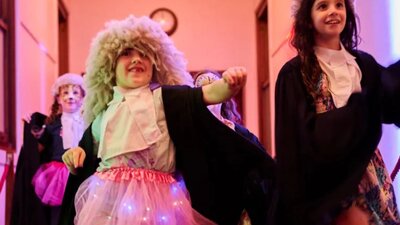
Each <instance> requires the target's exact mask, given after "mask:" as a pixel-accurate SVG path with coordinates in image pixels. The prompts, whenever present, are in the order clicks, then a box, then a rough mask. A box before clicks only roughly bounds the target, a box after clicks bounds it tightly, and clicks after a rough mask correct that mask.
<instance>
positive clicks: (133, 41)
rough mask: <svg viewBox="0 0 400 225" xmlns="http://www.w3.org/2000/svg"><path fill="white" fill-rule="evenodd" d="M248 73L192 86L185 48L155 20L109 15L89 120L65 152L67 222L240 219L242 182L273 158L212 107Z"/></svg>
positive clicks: (91, 81)
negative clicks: (209, 107)
mask: <svg viewBox="0 0 400 225" xmlns="http://www.w3.org/2000/svg"><path fill="white" fill-rule="evenodd" d="M246 76H247V74H246V70H245V68H243V67H232V68H229V69H228V70H227V71H225V73H224V75H223V79H220V80H218V81H216V82H214V83H213V84H212V85H207V86H204V87H202V88H198V89H194V88H191V87H189V86H188V85H191V84H192V83H193V80H192V78H191V76H190V75H189V73H187V71H186V61H185V59H184V57H183V55H182V53H181V52H179V51H178V50H177V49H176V48H175V46H174V45H173V43H172V41H171V39H170V38H169V37H168V36H167V35H166V34H165V33H164V32H163V31H162V29H161V27H160V26H159V25H158V24H157V23H156V22H154V21H152V20H150V19H149V18H148V17H140V18H136V17H134V16H129V17H128V18H126V19H124V20H121V21H111V22H109V23H107V24H106V28H105V29H104V30H103V31H101V32H99V33H98V34H97V36H96V37H95V38H94V40H93V43H92V46H91V49H90V53H89V58H88V60H87V68H86V76H85V82H86V85H87V88H88V93H87V97H86V99H85V103H84V109H85V110H84V118H85V121H86V123H87V124H88V125H90V126H89V127H88V129H87V130H86V132H85V134H84V137H83V139H82V141H81V143H80V147H77V148H72V149H70V150H69V151H67V152H66V153H65V154H64V155H63V160H64V162H65V163H66V165H67V166H68V168H69V171H70V172H71V173H72V174H74V175H72V176H70V178H69V181H68V185H67V190H66V195H65V197H64V202H63V206H64V207H63V211H62V218H61V220H60V222H61V224H72V223H73V222H72V221H74V223H75V224H84V225H90V224H112V225H122V224H153V225H158V224H160V225H161V224H175V225H183V224H187V225H189V224H190V225H194V224H216V223H218V224H235V223H237V222H238V220H239V217H240V212H241V209H243V207H242V205H241V204H242V200H241V195H242V194H243V192H244V189H243V186H244V185H241V180H243V178H244V176H245V175H246V174H247V173H248V171H250V170H251V169H254V170H256V169H258V168H257V167H260V168H259V170H260V171H261V170H262V169H261V168H263V169H265V167H266V166H271V165H272V160H271V159H270V158H268V157H267V155H266V154H265V152H262V151H261V150H260V149H258V148H257V147H256V146H254V145H252V144H251V143H249V142H248V141H246V139H244V138H242V137H241V136H239V135H237V134H235V132H233V131H230V130H229V128H227V127H225V126H223V125H221V124H220V123H218V122H217V121H215V118H214V117H213V116H212V114H211V113H209V112H208V110H207V107H206V106H207V105H209V104H216V103H220V102H223V101H225V100H228V99H229V98H231V97H232V96H233V95H234V94H236V93H237V92H238V91H239V90H240V88H242V87H243V85H244V84H245V81H246ZM170 85H174V86H170ZM177 85H185V86H177ZM225 129H228V132H231V133H226V131H227V130H225ZM218 136H220V137H218ZM215 137H218V139H216V138H215ZM226 145H235V146H240V149H239V148H237V149H233V150H231V149H229V148H226ZM226 149H229V152H232V153H229V155H228V152H225V151H226ZM250 162H251V165H250ZM262 171H264V170H262ZM177 172H179V174H181V175H182V176H183V179H184V181H185V183H183V180H181V179H179V180H180V182H178V179H177V178H176V177H177V176H175V174H176V173H177ZM233 182H234V183H235V184H237V185H236V186H234V185H233ZM185 184H186V185H185ZM186 188H187V189H186ZM189 195H190V198H189ZM232 198H237V201H236V199H235V200H234V202H235V203H233V204H232V203H231V201H230V202H229V204H228V200H231V199H232Z"/></svg>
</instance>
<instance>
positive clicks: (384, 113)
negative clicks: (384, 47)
mask: <svg viewBox="0 0 400 225" xmlns="http://www.w3.org/2000/svg"><path fill="white" fill-rule="evenodd" d="M354 55H355V56H356V62H357V64H358V65H359V67H360V69H361V72H362V80H361V86H362V93H355V94H352V95H351V96H350V99H349V101H348V104H347V105H346V106H344V107H342V108H339V109H335V110H331V111H328V112H326V113H321V114H316V112H315V106H314V105H313V99H312V97H311V96H310V95H309V94H308V92H307V91H306V88H305V85H304V84H303V81H302V76H301V74H300V58H299V57H298V56H297V57H295V58H294V59H292V60H290V61H289V62H287V63H286V64H285V65H284V66H283V68H282V69H281V71H280V73H279V75H278V80H277V83H276V96H275V97H276V101H275V103H276V106H275V109H276V111H275V119H276V124H275V125H276V127H275V129H276V153H277V155H276V159H277V165H278V167H277V168H278V177H279V178H278V180H279V181H278V186H279V193H280V200H281V201H280V211H281V212H284V213H283V215H284V216H282V217H281V224H307V225H313V224H322V223H323V222H324V220H325V221H329V220H331V219H332V218H328V217H327V216H328V213H327V212H332V211H334V210H335V208H336V207H338V206H339V204H340V202H341V201H342V200H344V199H346V198H347V197H349V196H351V195H353V194H356V193H357V191H358V189H357V187H358V184H359V182H360V180H361V177H362V175H363V174H364V172H365V170H366V167H367V165H368V163H369V160H370V158H371V156H372V154H373V152H374V151H375V149H376V147H377V145H378V143H379V140H380V138H381V123H383V122H386V123H394V122H399V121H400V109H399V99H400V85H399V81H400V74H397V75H396V76H393V75H391V74H388V73H382V68H381V67H380V66H379V64H377V62H376V61H375V60H374V58H373V57H372V56H370V55H368V54H366V53H364V52H361V51H358V52H354ZM389 84H390V85H391V86H389Z"/></svg>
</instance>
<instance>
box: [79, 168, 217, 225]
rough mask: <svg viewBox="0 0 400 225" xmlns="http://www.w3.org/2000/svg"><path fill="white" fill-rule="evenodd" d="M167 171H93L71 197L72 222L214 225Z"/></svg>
mask: <svg viewBox="0 0 400 225" xmlns="http://www.w3.org/2000/svg"><path fill="white" fill-rule="evenodd" d="M187 196H188V195H187V192H186V191H185V188H184V186H182V184H181V183H178V182H177V181H176V180H175V179H174V178H173V177H172V176H171V175H170V174H167V173H163V172H157V171H153V170H145V169H137V168H129V167H120V168H112V169H110V170H107V171H104V172H97V173H95V174H94V175H92V176H91V177H89V178H88V179H87V180H85V181H84V182H83V183H82V184H81V186H80V187H79V189H78V192H77V193H76V196H75V209H76V217H75V224H76V225H95V224H96V225H97V224H101V225H106V224H107V225H126V224H132V225H145V224H146V225H164V224H168V225H215V223H213V222H212V221H210V220H208V219H207V218H205V217H204V216H202V215H201V214H199V213H198V212H196V211H195V210H194V209H193V208H192V207H191V204H190V200H189V199H188V198H187Z"/></svg>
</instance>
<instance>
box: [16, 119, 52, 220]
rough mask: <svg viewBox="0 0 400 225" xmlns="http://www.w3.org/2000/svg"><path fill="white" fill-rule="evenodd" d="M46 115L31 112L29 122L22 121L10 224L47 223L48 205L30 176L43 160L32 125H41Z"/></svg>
mask: <svg viewBox="0 0 400 225" xmlns="http://www.w3.org/2000/svg"><path fill="white" fill-rule="evenodd" d="M45 119H46V116H45V115H43V114H40V113H33V114H32V116H31V122H30V123H24V137H23V145H22V147H21V151H20V154H19V157H18V162H17V169H16V173H15V183H14V193H13V200H12V209H11V225H27V224H32V225H47V224H48V223H49V214H48V213H49V212H48V207H47V206H45V205H44V204H42V202H41V201H40V199H39V198H38V197H37V196H36V194H35V191H34V188H33V185H32V178H33V176H34V174H35V172H36V171H37V169H38V168H39V167H40V165H41V164H42V163H43V161H45V159H43V157H42V156H41V154H40V153H39V150H38V141H37V140H36V138H35V137H33V135H32V134H31V127H32V126H34V125H35V126H39V127H41V126H42V125H43V124H44V120H45Z"/></svg>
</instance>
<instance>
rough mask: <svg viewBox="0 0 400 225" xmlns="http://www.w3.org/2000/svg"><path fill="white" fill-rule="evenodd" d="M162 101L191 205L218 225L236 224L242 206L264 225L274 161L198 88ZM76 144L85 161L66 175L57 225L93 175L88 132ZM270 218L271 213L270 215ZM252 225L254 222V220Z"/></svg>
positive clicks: (166, 91) (175, 89)
mask: <svg viewBox="0 0 400 225" xmlns="http://www.w3.org/2000/svg"><path fill="white" fill-rule="evenodd" d="M162 98H163V104H164V111H165V116H166V120H167V126H168V131H169V134H170V137H171V139H172V141H173V142H174V145H175V148H176V169H177V170H178V171H179V172H180V173H181V174H182V175H183V178H184V180H185V184H186V186H187V189H188V190H189V193H190V198H191V201H192V206H193V208H194V209H196V210H197V211H198V212H200V213H201V214H203V215H204V216H206V217H207V218H209V219H211V220H213V221H215V222H217V223H218V224H220V225H232V224H237V223H238V221H239V218H240V215H241V212H242V210H243V209H244V208H246V209H248V211H249V212H250V211H251V213H249V214H250V215H257V216H256V217H255V218H256V219H255V221H260V222H259V223H258V224H268V223H269V221H267V220H272V217H268V215H269V214H268V213H267V211H270V210H271V211H273V209H274V204H270V203H271V202H270V199H273V196H274V186H275V183H274V180H275V162H274V160H273V159H272V158H271V157H270V156H269V155H267V154H266V151H265V150H264V149H262V148H260V147H259V146H257V145H256V144H254V143H253V142H252V141H250V140H249V139H247V138H246V137H244V136H242V135H241V134H239V133H237V132H235V131H233V130H232V129H230V128H229V127H227V126H225V125H224V124H222V123H221V122H220V121H219V120H218V119H216V118H215V117H214V116H213V115H212V114H211V113H210V112H209V111H208V109H207V107H206V105H205V104H204V103H203V100H202V99H203V97H202V91H201V88H198V89H192V88H189V87H187V86H164V87H162ZM80 146H81V147H82V148H83V149H85V151H86V159H85V161H84V166H83V168H82V169H80V170H78V175H77V176H72V175H71V176H69V180H68V184H67V189H66V192H65V195H64V200H63V205H62V212H61V219H60V225H67V224H68V225H72V224H73V218H74V216H75V209H74V196H75V193H76V191H77V189H78V187H79V185H80V184H81V183H82V182H83V181H84V180H85V179H86V178H87V177H89V176H90V175H92V174H93V172H94V171H95V169H96V168H97V166H98V163H99V161H98V159H97V158H96V156H94V155H93V138H92V133H91V128H90V127H89V129H87V130H86V131H85V134H84V136H83V139H82V140H81V143H80ZM271 215H273V213H271ZM255 224H257V223H256V222H255Z"/></svg>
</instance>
